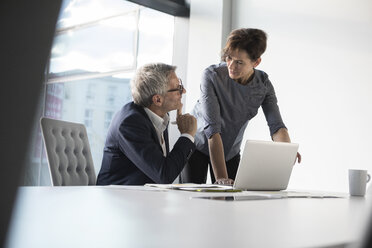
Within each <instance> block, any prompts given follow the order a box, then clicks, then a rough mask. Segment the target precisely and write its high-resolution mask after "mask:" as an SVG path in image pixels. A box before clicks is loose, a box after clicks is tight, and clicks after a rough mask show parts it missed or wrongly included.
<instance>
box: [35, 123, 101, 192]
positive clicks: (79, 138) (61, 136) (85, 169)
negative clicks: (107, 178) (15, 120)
mask: <svg viewBox="0 0 372 248" xmlns="http://www.w3.org/2000/svg"><path fill="white" fill-rule="evenodd" d="M40 125H41V130H42V134H43V139H44V144H45V148H46V154H47V158H48V164H49V171H50V177H51V180H52V185H53V186H72V185H95V184H96V173H95V171H94V164H93V159H92V154H91V152H90V146H89V141H88V136H87V131H86V129H85V126H84V125H83V124H79V123H73V122H67V121H60V120H54V119H50V118H46V117H43V118H41V119H40Z"/></svg>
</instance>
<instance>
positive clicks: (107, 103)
mask: <svg viewBox="0 0 372 248" xmlns="http://www.w3.org/2000/svg"><path fill="white" fill-rule="evenodd" d="M173 28H174V17H173V16H171V15H168V14H165V13H162V12H159V11H156V10H153V9H148V8H145V7H142V6H140V5H137V4H134V3H131V2H127V1H124V0H105V1H101V0H64V1H63V4H62V7H61V12H60V16H59V19H58V22H57V27H56V33H55V37H54V42H53V46H52V50H51V56H50V61H49V64H48V67H47V68H46V77H45V78H46V82H45V88H44V91H43V93H42V95H41V99H42V100H41V101H40V104H39V108H40V115H39V118H40V117H41V116H45V117H50V118H55V119H60V120H65V121H72V122H78V123H83V124H85V125H86V128H87V132H88V136H89V137H88V138H89V143H90V146H91V151H92V156H93V161H94V166H95V170H96V174H98V171H99V169H100V166H101V159H102V154H103V146H104V142H105V138H106V133H107V128H108V126H109V123H110V121H111V119H112V117H113V115H114V113H115V112H117V111H118V110H119V109H120V108H121V107H122V106H123V105H124V104H125V103H127V102H129V101H131V99H132V97H131V92H130V79H131V77H132V76H133V75H134V72H135V70H136V69H137V68H138V67H139V66H141V65H143V64H145V63H149V62H164V63H168V64H171V63H172V52H173ZM37 119H38V118H37ZM43 146H44V144H43V143H42V138H41V133H40V128H39V123H38V120H37V123H36V124H35V135H34V139H33V141H32V144H31V146H30V152H29V154H30V163H29V166H30V168H27V169H26V174H27V175H26V177H25V182H24V184H25V185H49V184H50V177H49V171H48V167H47V161H46V157H45V154H44V153H45V152H44V147H43Z"/></svg>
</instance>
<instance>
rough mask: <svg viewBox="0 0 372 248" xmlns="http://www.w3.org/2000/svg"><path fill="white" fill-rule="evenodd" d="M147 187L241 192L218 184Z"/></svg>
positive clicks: (152, 185)
mask: <svg viewBox="0 0 372 248" xmlns="http://www.w3.org/2000/svg"><path fill="white" fill-rule="evenodd" d="M145 186H149V187H156V188H162V189H179V190H188V191H198V192H240V191H241V190H236V189H234V188H233V187H232V186H228V185H217V184H196V183H180V184H152V183H147V184H145Z"/></svg>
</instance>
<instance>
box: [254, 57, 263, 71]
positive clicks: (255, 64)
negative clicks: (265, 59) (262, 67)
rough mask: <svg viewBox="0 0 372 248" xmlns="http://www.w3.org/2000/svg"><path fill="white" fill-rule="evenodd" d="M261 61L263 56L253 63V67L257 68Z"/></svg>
mask: <svg viewBox="0 0 372 248" xmlns="http://www.w3.org/2000/svg"><path fill="white" fill-rule="evenodd" d="M260 63H261V57H259V58H258V59H257V60H256V61H255V62H254V64H253V67H254V68H256V67H257V66H258V65H259V64H260Z"/></svg>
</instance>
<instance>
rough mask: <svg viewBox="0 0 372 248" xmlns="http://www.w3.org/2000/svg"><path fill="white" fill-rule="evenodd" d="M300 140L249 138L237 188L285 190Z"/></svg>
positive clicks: (241, 162)
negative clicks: (293, 141)
mask: <svg viewBox="0 0 372 248" xmlns="http://www.w3.org/2000/svg"><path fill="white" fill-rule="evenodd" d="M298 147H299V145H298V144H295V143H287V142H273V141H255V140H247V141H246V143H245V147H244V151H243V155H242V159H241V160H240V164H239V168H238V171H237V174H236V178H235V182H234V188H237V189H243V190H284V189H286V188H287V186H288V183H289V178H290V176H291V172H292V167H293V165H294V163H295V160H296V155H297V151H298Z"/></svg>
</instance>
